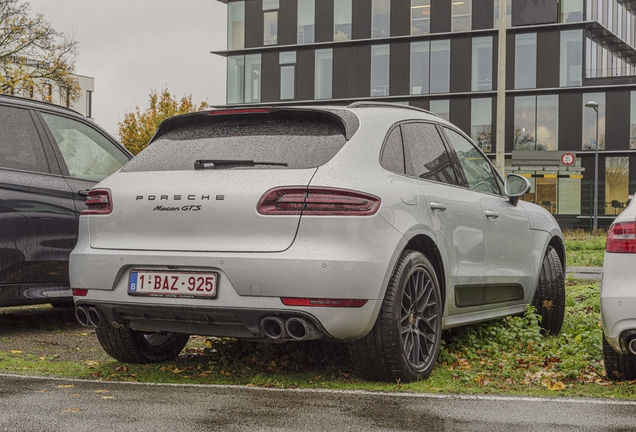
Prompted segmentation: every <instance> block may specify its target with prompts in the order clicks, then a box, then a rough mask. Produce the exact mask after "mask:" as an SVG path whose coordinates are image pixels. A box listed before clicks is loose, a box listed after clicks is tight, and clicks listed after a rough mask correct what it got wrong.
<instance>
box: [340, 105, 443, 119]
mask: <svg viewBox="0 0 636 432" xmlns="http://www.w3.org/2000/svg"><path fill="white" fill-rule="evenodd" d="M347 108H402V109H410V110H413V111H419V112H423V113H426V114H430V115H434V116H435V117H439V118H443V117H442V116H441V115H439V114H435V113H434V112H431V111H428V110H425V109H424V108H419V107H414V106H410V105H402V104H398V103H391V102H376V101H358V102H353V103H352V104H349V105H347Z"/></svg>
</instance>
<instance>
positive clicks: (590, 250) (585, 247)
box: [563, 230, 605, 267]
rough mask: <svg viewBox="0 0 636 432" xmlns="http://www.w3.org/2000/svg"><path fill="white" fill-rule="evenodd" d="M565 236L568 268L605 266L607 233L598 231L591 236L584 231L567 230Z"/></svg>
mask: <svg viewBox="0 0 636 432" xmlns="http://www.w3.org/2000/svg"><path fill="white" fill-rule="evenodd" d="M563 236H564V238H565V249H566V251H567V265H568V266H574V267H584V266H597V267H601V266H603V258H604V254H605V232H602V231H598V232H596V233H595V234H594V235H591V234H589V232H587V231H582V230H565V231H564V232H563Z"/></svg>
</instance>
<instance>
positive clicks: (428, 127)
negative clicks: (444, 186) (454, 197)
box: [402, 123, 457, 184]
mask: <svg viewBox="0 0 636 432" xmlns="http://www.w3.org/2000/svg"><path fill="white" fill-rule="evenodd" d="M402 139H403V140H404V160H405V166H406V174H408V175H410V176H413V177H419V178H422V179H426V180H432V181H437V182H440V183H449V184H457V177H456V176H455V171H454V170H453V164H452V162H451V158H450V155H449V154H448V152H447V151H446V147H444V142H443V141H442V137H440V135H439V132H438V131H437V128H436V127H435V125H433V124H431V123H405V124H403V125H402Z"/></svg>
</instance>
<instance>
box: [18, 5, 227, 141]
mask: <svg viewBox="0 0 636 432" xmlns="http://www.w3.org/2000/svg"><path fill="white" fill-rule="evenodd" d="M29 3H30V4H31V12H32V13H36V12H41V13H44V15H45V16H46V17H47V19H48V20H49V21H50V22H51V23H52V24H53V26H54V28H55V29H56V30H58V31H65V32H68V33H69V34H73V35H74V39H75V40H77V41H78V42H79V51H80V54H79V56H78V58H77V63H76V72H77V73H78V74H80V75H87V76H90V77H94V78H95V93H94V95H93V117H94V118H95V122H96V123H98V124H99V125H100V126H102V127H103V128H104V129H106V130H107V131H108V132H110V133H111V134H113V135H114V136H116V132H117V123H118V122H119V121H121V120H122V119H123V117H124V114H125V113H126V112H131V111H133V110H134V108H135V106H139V107H140V108H142V109H145V108H146V107H147V105H148V93H150V90H151V89H156V90H161V89H162V88H163V87H167V88H168V89H169V90H170V92H172V93H173V94H175V95H177V96H178V97H181V96H182V95H184V94H192V95H193V101H194V102H195V104H198V103H200V102H202V101H206V100H207V102H208V103H209V104H211V105H220V104H224V103H225V59H224V58H223V57H219V56H216V55H213V54H210V51H219V50H223V49H225V48H226V25H227V24H226V19H227V18H226V17H227V5H225V4H224V3H221V2H218V1H216V0H179V1H174V0H173V1H169V2H160V1H156V0H109V1H91V0H54V1H52V0H30V1H29Z"/></svg>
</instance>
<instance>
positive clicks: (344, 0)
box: [333, 0, 353, 41]
mask: <svg viewBox="0 0 636 432" xmlns="http://www.w3.org/2000/svg"><path fill="white" fill-rule="evenodd" d="M351 1H352V0H334V4H333V40H334V41H346V40H351V15H352V10H353V9H352V8H353V6H352V3H351Z"/></svg>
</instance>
